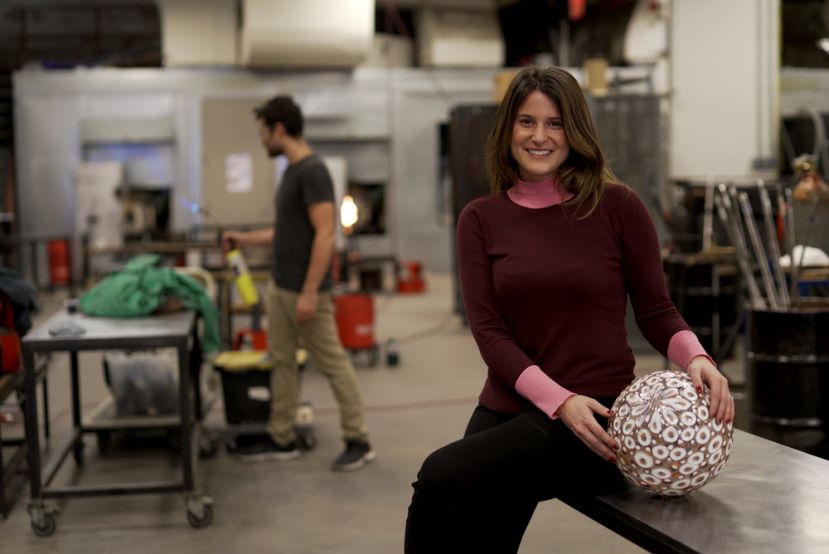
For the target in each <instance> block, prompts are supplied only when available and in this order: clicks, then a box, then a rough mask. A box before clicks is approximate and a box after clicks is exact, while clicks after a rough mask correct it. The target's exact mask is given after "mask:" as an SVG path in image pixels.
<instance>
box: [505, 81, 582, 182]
mask: <svg viewBox="0 0 829 554" xmlns="http://www.w3.org/2000/svg"><path fill="white" fill-rule="evenodd" d="M510 153H511V154H512V157H513V158H515V161H516V162H518V175H519V177H520V178H521V180H523V181H542V180H544V179H548V178H550V177H552V176H553V175H555V174H556V173H558V170H559V168H560V167H561V165H562V164H563V163H564V161H565V160H566V159H567V156H568V155H569V154H570V144H569V143H568V142H567V135H566V134H565V133H564V122H563V121H562V120H561V113H560V112H559V110H558V106H556V105H555V104H553V102H552V101H551V100H550V99H549V98H548V97H547V95H545V94H544V93H543V92H541V91H540V90H536V91H533V92H532V93H530V95H529V96H527V98H526V100H524V103H523V104H521V106H520V107H519V108H518V113H517V114H516V116H515V121H514V122H513V124H512V142H511V144H510Z"/></svg>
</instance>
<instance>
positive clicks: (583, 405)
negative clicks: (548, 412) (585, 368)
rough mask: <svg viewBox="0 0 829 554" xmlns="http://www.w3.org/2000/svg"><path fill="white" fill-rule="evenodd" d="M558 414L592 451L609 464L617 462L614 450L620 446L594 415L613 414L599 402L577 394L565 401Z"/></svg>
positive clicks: (606, 415) (604, 415)
mask: <svg viewBox="0 0 829 554" xmlns="http://www.w3.org/2000/svg"><path fill="white" fill-rule="evenodd" d="M556 414H557V415H558V417H559V418H561V421H563V422H564V424H565V425H566V426H567V427H568V428H569V429H570V430H571V431H573V433H575V434H576V436H577V437H578V438H580V439H581V441H582V442H583V443H584V444H586V445H587V447H588V448H589V449H590V450H592V451H593V452H595V453H596V454H598V455H599V456H601V457H602V458H604V459H605V460H607V461H609V462H615V461H616V454H615V453H614V450H616V449H618V448H619V445H618V444H616V443H615V442H614V441H613V439H612V438H610V435H608V434H607V431H605V430H604V429H603V428H602V426H601V425H599V422H598V421H596V416H595V415H594V414H599V415H601V416H602V417H608V416H610V415H611V412H610V410H608V409H607V408H605V407H604V406H602V405H601V404H600V403H599V402H598V400H594V399H593V398H590V397H588V396H581V395H578V394H577V395H575V396H571V397H570V398H568V399H567V400H565V401H564V404H562V405H561V406H560V407H559V409H558V411H557V412H556Z"/></svg>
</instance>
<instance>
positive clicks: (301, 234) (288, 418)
mask: <svg viewBox="0 0 829 554" xmlns="http://www.w3.org/2000/svg"><path fill="white" fill-rule="evenodd" d="M254 114H255V116H256V119H257V121H258V123H259V136H260V137H261V139H262V144H263V145H264V146H265V148H266V150H267V151H268V154H270V156H271V157H276V156H281V155H284V156H285V157H287V159H288V164H289V165H288V168H287V170H286V171H285V174H284V176H283V178H282V182H281V184H280V186H279V190H278V191H277V193H276V223H275V225H274V226H273V227H269V228H266V229H260V230H257V231H250V232H239V231H227V232H225V233H224V235H223V237H222V239H223V244H224V246H225V248H228V247H229V246H230V245H231V244H235V245H236V246H240V247H241V246H247V245H266V244H272V248H273V263H272V266H271V267H272V269H271V273H272V281H271V282H270V283H269V284H268V291H267V296H266V310H267V317H268V353H269V355H270V357H271V360H272V363H273V372H272V374H271V395H272V400H271V415H270V420H269V422H268V427H267V431H268V436H267V437H266V438H265V439H264V440H262V441H258V442H256V443H254V444H248V445H245V446H244V447H242V448H240V451H239V455H240V457H241V458H242V459H244V460H249V461H259V460H268V459H277V460H291V459H295V458H297V457H299V455H300V452H299V449H298V448H297V441H296V433H295V430H294V421H295V414H296V409H297V403H298V397H299V370H298V367H297V365H296V361H295V360H296V358H295V353H296V350H297V348H298V347H299V346H300V341H301V343H302V346H303V347H304V348H305V349H306V350H308V352H309V354H310V355H311V358H312V359H313V360H314V362H315V363H316V365H317V367H318V368H319V369H320V370H321V371H322V373H323V374H324V375H325V377H326V378H327V379H328V382H329V384H330V385H331V388H332V390H333V392H334V397H335V398H336V400H337V403H338V404H339V409H340V424H341V427H342V432H343V438H344V440H345V444H346V447H345V450H344V451H343V452H342V454H340V455H339V456H338V457H337V459H336V460H334V463H333V465H332V469H333V470H334V471H349V470H355V469H360V468H361V467H363V466H365V465H366V464H367V463H369V462H371V461H372V460H374V458H375V453H374V451H373V450H372V448H371V445H370V444H369V442H368V433H367V430H366V427H365V424H364V421H363V405H362V401H361V399H360V394H359V392H358V390H357V379H356V375H355V373H354V367H353V366H352V364H351V360H350V359H349V357H348V354H347V353H346V351H345V349H344V348H343V346H342V344H341V343H340V339H339V336H338V334H337V327H336V323H335V320H334V304H333V301H332V297H331V287H332V285H333V281H332V278H331V271H330V262H331V257H332V255H333V252H334V235H335V227H334V226H335V216H336V209H335V203H334V186H333V183H332V181H331V176H330V175H329V173H328V170H327V169H326V167H325V165H324V164H323V161H322V160H321V159H320V157H319V156H317V155H316V154H315V153H314V151H313V150H312V149H311V148H310V146H309V145H308V144H307V143H306V142H305V139H304V138H303V136H302V130H303V117H302V112H301V110H300V108H299V106H298V105H297V104H296V103H295V102H294V101H293V99H292V98H291V97H290V96H275V97H274V98H271V99H270V100H269V101H268V102H266V103H265V104H264V105H262V106H261V107H259V108H257V109H255V110H254Z"/></svg>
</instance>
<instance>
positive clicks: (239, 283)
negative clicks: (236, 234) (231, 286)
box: [225, 248, 259, 306]
mask: <svg viewBox="0 0 829 554" xmlns="http://www.w3.org/2000/svg"><path fill="white" fill-rule="evenodd" d="M225 257H226V258H227V263H228V264H229V265H230V267H231V269H232V270H233V276H234V278H235V280H236V288H238V289H239V294H240V295H241V296H242V301H244V303H245V304H247V305H248V306H253V305H254V304H256V303H258V302H259V291H257V290H256V285H254V284H253V277H251V275H250V271H248V264H247V263H246V262H245V257H244V256H243V255H242V251H241V250H239V249H238V248H234V249H232V250H230V251H229V252H228V253H227V254H226V255H225Z"/></svg>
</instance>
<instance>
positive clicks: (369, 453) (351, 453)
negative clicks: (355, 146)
mask: <svg viewBox="0 0 829 554" xmlns="http://www.w3.org/2000/svg"><path fill="white" fill-rule="evenodd" d="M376 457H377V454H375V453H374V450H372V449H371V445H370V444H369V443H368V442H367V441H353V440H349V441H345V450H344V451H343V453H342V454H340V455H339V456H337V459H336V460H334V463H333V464H332V466H331V470H332V471H354V470H357V469H360V468H361V467H364V466H365V465H366V464H368V463H369V462H373V461H374V458H376Z"/></svg>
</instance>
